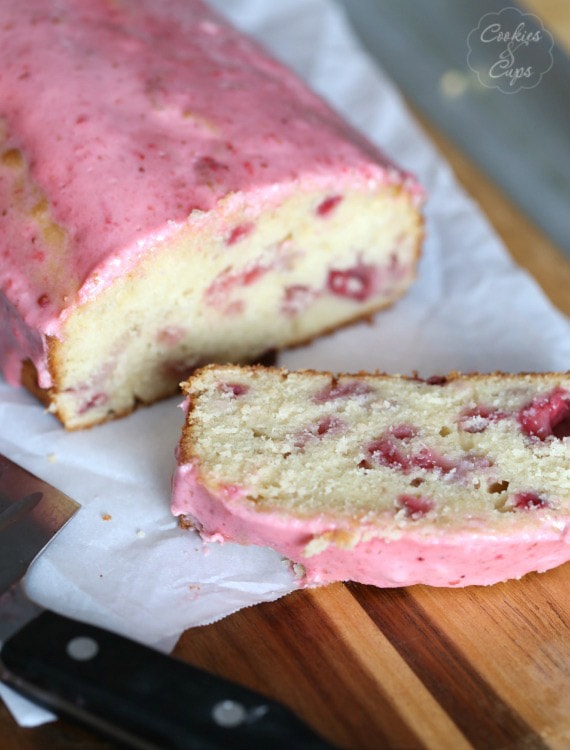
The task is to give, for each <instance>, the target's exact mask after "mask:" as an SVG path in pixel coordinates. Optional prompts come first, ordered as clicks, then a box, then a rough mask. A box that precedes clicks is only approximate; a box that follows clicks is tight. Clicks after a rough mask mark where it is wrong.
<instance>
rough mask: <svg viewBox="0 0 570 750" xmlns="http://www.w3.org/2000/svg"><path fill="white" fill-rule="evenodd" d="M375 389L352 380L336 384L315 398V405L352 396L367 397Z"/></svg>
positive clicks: (317, 394)
mask: <svg viewBox="0 0 570 750" xmlns="http://www.w3.org/2000/svg"><path fill="white" fill-rule="evenodd" d="M372 392H373V389H372V387H371V386H370V385H368V383H365V382H364V381H362V380H351V381H349V382H348V383H335V384H334V385H327V386H325V387H324V388H323V389H322V390H320V391H319V392H318V393H316V394H315V395H314V396H313V401H314V402H315V404H324V403H326V402H327V401H336V400H337V399H340V398H349V397H350V396H356V397H358V396H367V395H368V394H369V393H372Z"/></svg>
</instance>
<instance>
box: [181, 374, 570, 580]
mask: <svg viewBox="0 0 570 750" xmlns="http://www.w3.org/2000/svg"><path fill="white" fill-rule="evenodd" d="M184 390H185V392H186V394H187V397H188V399H187V402H186V407H187V418H186V424H185V427H184V431H183V435H182V439H181V442H180V445H179V449H178V467H177V470H176V473H175V476H174V480H173V495H172V512H173V513H174V514H175V515H176V516H180V519H181V523H182V524H183V525H185V526H190V527H192V528H195V529H197V530H198V531H199V532H200V534H201V535H202V537H203V538H204V539H206V540H215V541H223V540H231V541H236V542H239V543H242V544H260V545H266V546H270V547H273V548H274V549H276V550H278V551H279V552H280V553H281V554H282V555H283V556H285V557H286V558H287V559H289V560H291V561H292V562H293V563H295V564H296V569H297V571H298V572H299V573H300V575H301V576H302V577H303V580H304V582H305V583H309V584H321V583H327V582H330V581H336V580H354V581H361V582H363V583H369V584H375V585H377V586H403V585H409V584H415V583H423V584H429V585H433V586H467V585H470V584H492V583H496V582H498V581H502V580H505V579H508V578H520V577H521V576H523V575H524V574H526V573H528V572H530V571H544V570H546V569H548V568H552V567H554V566H557V565H560V564H562V563H565V562H567V561H568V560H570V374H565V375H561V374H560V375H558V374H531V375H507V374H493V375H469V376H463V375H459V374H452V375H449V376H447V377H440V378H432V379H430V380H427V381H426V380H420V379H417V378H406V377H399V376H386V375H365V374H360V375H342V376H339V377H334V376H333V375H331V374H330V373H317V372H313V371H306V372H288V371H286V370H280V369H264V368H261V367H206V368H204V369H202V370H200V371H198V372H197V373H195V374H194V376H193V377H192V378H191V379H190V380H189V381H188V382H187V383H185V384H184Z"/></svg>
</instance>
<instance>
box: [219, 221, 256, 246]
mask: <svg viewBox="0 0 570 750" xmlns="http://www.w3.org/2000/svg"><path fill="white" fill-rule="evenodd" d="M254 227H255V225H254V223H253V222H251V221H248V222H246V223H245V224H238V225H237V226H236V227H234V228H233V229H232V231H231V232H230V233H229V235H228V238H227V239H226V245H235V244H236V242H239V241H240V240H243V239H244V238H245V237H247V236H248V235H250V234H251V233H252V232H253V229H254Z"/></svg>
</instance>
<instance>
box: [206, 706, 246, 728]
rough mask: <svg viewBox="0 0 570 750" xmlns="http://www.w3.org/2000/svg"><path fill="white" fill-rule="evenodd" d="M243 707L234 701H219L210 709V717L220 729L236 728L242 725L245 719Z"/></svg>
mask: <svg viewBox="0 0 570 750" xmlns="http://www.w3.org/2000/svg"><path fill="white" fill-rule="evenodd" d="M246 714H247V712H246V710H245V707H244V706H242V704H241V703H237V702H236V701H231V700H227V701H220V703H216V705H215V706H214V707H213V709H212V716H213V718H214V721H215V722H216V724H219V725H220V726H221V727H229V728H231V727H237V726H239V725H240V724H243V722H244V721H245V718H246Z"/></svg>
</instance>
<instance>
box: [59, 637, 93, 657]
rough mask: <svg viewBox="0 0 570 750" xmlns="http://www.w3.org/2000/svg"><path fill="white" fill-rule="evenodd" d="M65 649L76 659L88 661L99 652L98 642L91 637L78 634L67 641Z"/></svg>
mask: <svg viewBox="0 0 570 750" xmlns="http://www.w3.org/2000/svg"><path fill="white" fill-rule="evenodd" d="M65 650H66V651H67V655H68V656H70V657H71V658H72V659H75V660H76V661H89V659H93V657H95V656H97V654H98V653H99V644H98V643H97V641H95V640H93V638H88V637H87V636H78V637H77V638H72V639H71V640H70V641H69V643H68V644H67V646H66V648H65Z"/></svg>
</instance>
